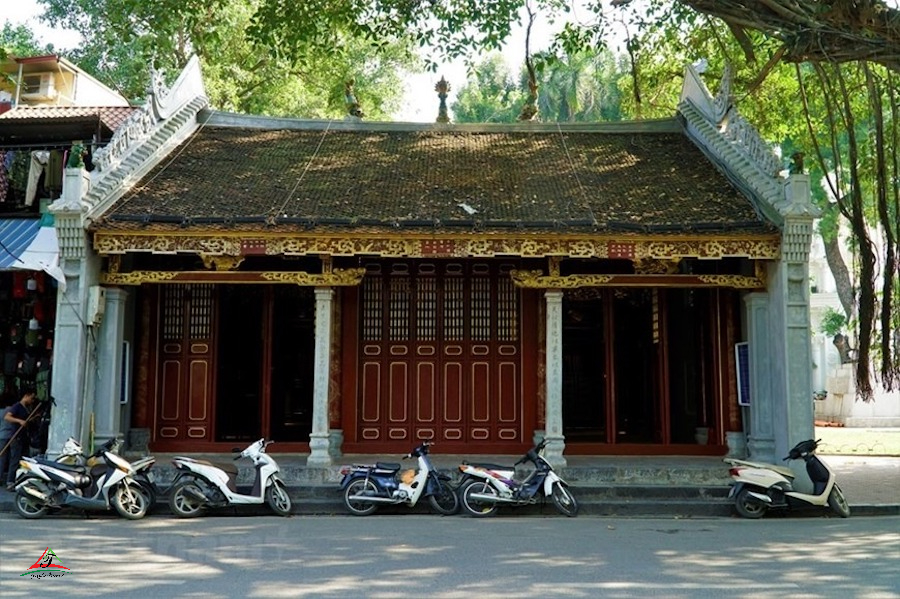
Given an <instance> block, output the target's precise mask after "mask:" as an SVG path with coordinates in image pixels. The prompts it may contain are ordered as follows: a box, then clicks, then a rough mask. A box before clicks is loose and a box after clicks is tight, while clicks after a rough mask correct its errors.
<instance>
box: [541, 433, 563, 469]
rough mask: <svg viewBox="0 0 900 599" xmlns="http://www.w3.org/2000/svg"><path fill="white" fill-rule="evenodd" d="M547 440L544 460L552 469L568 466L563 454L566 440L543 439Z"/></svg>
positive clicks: (555, 438)
mask: <svg viewBox="0 0 900 599" xmlns="http://www.w3.org/2000/svg"><path fill="white" fill-rule="evenodd" d="M544 438H545V439H546V440H547V447H545V448H544V459H545V460H547V461H548V462H550V465H551V466H553V468H554V469H559V468H565V467H566V466H567V465H568V462H567V461H566V458H565V457H564V456H563V452H564V451H565V450H566V438H565V437H562V436H559V437H549V436H548V437H544Z"/></svg>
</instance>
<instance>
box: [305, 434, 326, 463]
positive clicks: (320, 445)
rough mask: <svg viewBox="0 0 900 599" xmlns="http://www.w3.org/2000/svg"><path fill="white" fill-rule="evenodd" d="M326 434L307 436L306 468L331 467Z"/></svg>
mask: <svg viewBox="0 0 900 599" xmlns="http://www.w3.org/2000/svg"><path fill="white" fill-rule="evenodd" d="M328 437H329V435H328V433H312V434H311V435H310V436H309V458H307V460H306V465H307V466H313V467H325V466H331V454H330V453H329V451H328V445H329V443H328Z"/></svg>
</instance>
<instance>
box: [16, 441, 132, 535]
mask: <svg viewBox="0 0 900 599" xmlns="http://www.w3.org/2000/svg"><path fill="white" fill-rule="evenodd" d="M99 454H100V456H102V459H103V464H102V465H97V466H94V467H93V468H92V469H91V470H90V471H89V470H88V468H87V467H86V466H73V465H67V464H61V463H59V462H56V461H53V460H47V459H44V458H22V460H21V461H20V462H19V469H18V470H17V471H16V483H15V485H16V486H15V490H16V501H15V506H16V511H17V512H19V515H20V516H22V517H23V518H41V517H43V516H44V515H45V514H46V513H47V511H49V510H50V509H51V508H54V509H55V508H61V507H74V508H80V509H84V510H109V509H110V508H113V509H115V510H116V512H118V513H119V515H121V516H122V517H123V518H128V519H129V520H137V519H139V518H143V517H144V516H145V515H146V513H147V508H148V507H149V499H148V497H147V495H146V494H145V493H144V491H143V489H142V488H141V486H140V485H139V484H138V483H137V482H136V481H135V480H134V478H133V477H134V475H135V471H134V468H133V467H132V465H131V464H130V463H128V461H126V460H125V459H123V458H121V457H119V456H117V455H115V454H114V453H112V452H110V451H105V450H100V452H99Z"/></svg>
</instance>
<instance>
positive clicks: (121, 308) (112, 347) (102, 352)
mask: <svg viewBox="0 0 900 599" xmlns="http://www.w3.org/2000/svg"><path fill="white" fill-rule="evenodd" d="M127 298H128V293H127V292H126V291H124V290H122V289H115V288H108V289H107V290H106V308H105V311H104V315H103V321H102V322H101V323H100V326H99V327H98V326H94V329H95V332H94V334H95V335H97V339H98V341H97V371H96V383H95V384H94V393H95V396H94V415H95V416H94V425H95V434H94V445H95V446H97V445H100V444H102V443H104V442H105V441H107V440H108V439H111V438H113V437H115V436H117V435H120V434H122V430H121V411H122V410H121V403H120V397H119V396H120V395H121V389H122V376H123V375H124V373H123V371H122V353H123V348H122V340H123V339H124V332H125V331H124V328H125V301H126V299H127Z"/></svg>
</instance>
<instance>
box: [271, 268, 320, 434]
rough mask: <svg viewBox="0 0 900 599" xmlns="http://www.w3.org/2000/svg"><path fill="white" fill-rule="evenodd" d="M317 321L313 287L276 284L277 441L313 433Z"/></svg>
mask: <svg viewBox="0 0 900 599" xmlns="http://www.w3.org/2000/svg"><path fill="white" fill-rule="evenodd" d="M314 320H315V301H314V296H313V290H312V288H310V287H296V286H293V285H278V286H276V287H275V289H274V292H273V303H272V360H271V364H272V370H271V372H272V378H271V404H270V406H271V409H270V410H269V430H270V436H271V438H272V439H275V440H276V441H299V442H306V441H309V434H310V432H312V408H313V373H314V370H313V366H314V363H313V362H314V360H313V353H314V351H315V322H314Z"/></svg>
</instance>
